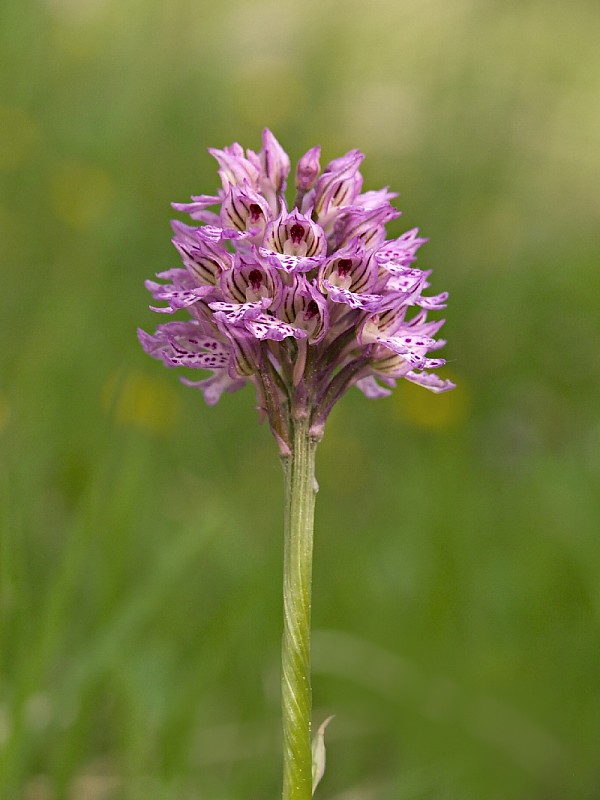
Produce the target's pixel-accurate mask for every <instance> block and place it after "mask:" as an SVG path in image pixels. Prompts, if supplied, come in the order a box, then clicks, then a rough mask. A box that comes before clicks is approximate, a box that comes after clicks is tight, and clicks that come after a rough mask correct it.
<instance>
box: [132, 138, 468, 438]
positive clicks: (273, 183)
mask: <svg viewBox="0 0 600 800" xmlns="http://www.w3.org/2000/svg"><path fill="white" fill-rule="evenodd" d="M209 152H210V153H211V154H212V155H213V156H214V157H215V159H216V160H217V162H218V164H219V175H220V178H221V183H222V187H221V189H220V190H219V191H218V192H217V194H215V195H199V196H195V197H192V202H190V203H184V204H181V203H175V204H173V205H174V208H176V209H177V210H178V211H182V212H186V213H187V214H189V216H190V217H191V218H192V220H194V221H196V222H197V223H199V224H197V225H194V226H189V225H185V224H183V223H182V222H179V221H174V222H173V223H172V224H173V229H174V232H175V236H174V238H173V243H174V245H175V247H176V248H177V250H178V251H179V254H180V256H181V260H182V262H183V267H177V268H174V269H170V270H167V271H166V272H161V273H159V274H158V276H157V277H158V278H160V279H161V280H162V281H164V282H163V283H157V282H155V281H147V282H146V287H147V288H148V290H149V291H150V292H151V294H152V296H153V298H154V300H155V301H156V302H158V303H163V304H166V305H159V306H151V308H153V310H154V311H157V312H160V313H163V314H173V313H175V312H176V311H179V310H181V309H186V310H187V312H188V314H189V317H190V318H189V319H187V320H185V321H171V322H167V323H165V324H162V325H159V326H158V329H157V331H156V333H155V334H154V335H150V334H148V333H146V332H145V331H139V338H140V341H141V344H142V346H143V347H144V349H145V350H146V352H147V353H149V354H150V355H151V356H154V357H155V358H158V359H160V360H161V361H162V362H163V363H164V364H165V365H166V366H168V367H191V368H194V369H203V370H210V371H211V373H212V374H211V375H210V376H209V377H205V378H204V379H202V380H200V381H195V382H194V381H190V380H187V379H185V378H182V380H183V381H184V382H185V383H186V384H188V385H190V386H196V387H198V388H200V389H201V391H202V393H203V395H204V399H205V400H206V402H207V403H209V404H211V405H212V404H214V403H216V402H217V401H218V399H219V397H220V396H221V394H222V393H223V392H224V391H236V390H237V389H239V388H241V387H242V386H243V385H244V384H245V383H246V382H247V381H250V382H252V383H253V384H254V385H255V387H256V392H257V398H258V407H259V410H260V411H261V412H262V413H263V414H266V416H267V417H268V419H269V422H270V424H271V428H272V430H273V432H274V434H275V436H276V438H277V440H278V442H279V444H280V448H281V450H282V452H284V453H285V452H287V449H288V446H289V439H290V430H289V426H290V420H292V419H293V418H294V417H297V416H298V415H304V416H307V415H308V416H309V417H310V420H311V425H312V430H313V432H314V435H315V437H319V436H320V435H321V433H322V428H323V425H324V422H325V419H326V418H327V415H328V413H329V411H330V410H331V408H332V406H333V405H334V403H335V402H336V401H337V400H338V399H339V397H341V395H342V394H343V393H344V392H345V391H346V390H347V389H348V388H349V387H351V386H353V385H354V386H357V387H358V388H359V389H360V390H361V391H363V392H364V394H365V395H367V397H372V398H374V397H381V396H384V395H387V394H389V393H390V387H393V386H395V382H396V379H398V378H404V379H406V380H409V381H412V382H414V383H418V384H421V385H422V386H425V387H426V388H427V389H430V390H431V391H433V392H443V391H446V390H448V389H452V388H453V384H452V383H451V382H450V381H448V380H442V379H441V378H439V377H438V376H437V375H435V374H434V373H431V372H429V370H430V369H434V368H436V367H439V366H441V365H443V364H444V363H445V362H444V360H443V359H440V358H430V357H428V353H429V352H430V351H434V350H437V349H438V348H440V347H442V346H443V344H444V342H443V341H442V340H435V339H434V338H433V337H434V336H435V334H436V333H437V331H438V330H439V329H440V327H441V326H442V324H443V320H438V321H428V320H427V314H428V312H429V311H430V310H437V309H441V308H444V307H445V302H446V299H447V293H446V292H444V293H442V294H439V295H436V296H425V295H424V294H423V292H424V290H425V289H427V288H428V286H429V283H428V277H429V274H430V272H429V271H423V270H421V269H418V268H416V267H415V266H414V262H415V260H416V252H417V250H418V248H419V247H420V246H421V245H422V244H423V242H425V241H426V240H425V239H423V238H420V237H419V236H418V231H417V229H413V230H410V231H408V232H406V233H404V234H403V235H402V236H400V237H399V238H397V239H392V240H389V241H386V231H385V225H386V223H387V222H388V221H390V220H392V219H394V218H396V217H398V216H399V212H398V211H396V210H395V209H394V208H393V207H392V205H391V204H390V200H391V199H392V198H393V197H395V196H396V195H395V194H394V193H391V192H389V191H387V189H381V190H379V191H367V192H363V191H362V182H363V179H362V176H361V174H360V171H359V168H360V164H361V162H362V160H363V155H362V153H360V152H359V151H358V150H352V151H350V152H349V153H347V154H346V155H344V156H342V157H341V158H337V159H334V160H333V161H331V162H330V163H329V164H327V166H326V167H325V169H324V170H322V171H321V168H320V164H319V155H320V149H319V148H318V147H314V148H312V149H311V150H309V151H308V152H307V153H306V154H305V155H304V156H302V158H301V159H300V161H299V162H298V164H297V167H296V173H295V188H296V196H295V201H294V204H293V207H292V209H291V210H289V206H288V204H287V201H286V197H285V189H286V182H287V178H288V175H289V172H290V160H289V157H288V156H287V154H286V153H285V151H284V150H283V149H282V147H281V146H280V144H279V142H278V141H277V140H276V138H275V137H274V136H273V134H272V133H271V132H270V131H269V130H265V131H263V137H262V150H261V151H260V152H259V153H255V152H253V151H252V150H246V152H244V150H243V148H242V147H240V145H239V144H233V145H231V146H230V147H225V148H224V149H223V150H215V149H211V150H209ZM215 208H218V210H214V209H215ZM211 209H213V210H211Z"/></svg>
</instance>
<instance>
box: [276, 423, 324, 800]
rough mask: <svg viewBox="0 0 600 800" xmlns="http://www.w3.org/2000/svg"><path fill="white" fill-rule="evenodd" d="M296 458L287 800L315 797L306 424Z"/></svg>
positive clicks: (310, 455)
mask: <svg viewBox="0 0 600 800" xmlns="http://www.w3.org/2000/svg"><path fill="white" fill-rule="evenodd" d="M293 434H294V436H293V443H292V453H291V455H290V456H289V457H287V458H284V459H283V466H284V473H285V545H284V560H283V610H284V620H283V621H284V627H283V647H282V656H281V666H282V673H281V705H282V716H283V800H310V798H311V797H312V757H311V710H312V691H311V685H310V606H311V582H312V549H313V527H314V510H315V497H316V492H317V487H316V481H315V451H316V448H317V442H316V440H315V439H314V438H313V437H311V435H310V433H309V422H308V419H307V418H302V419H297V420H294V423H293Z"/></svg>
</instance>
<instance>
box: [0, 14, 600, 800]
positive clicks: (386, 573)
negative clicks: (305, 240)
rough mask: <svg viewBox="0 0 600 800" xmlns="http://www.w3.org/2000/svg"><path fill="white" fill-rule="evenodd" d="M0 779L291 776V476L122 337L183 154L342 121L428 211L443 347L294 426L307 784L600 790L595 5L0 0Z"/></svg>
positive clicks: (37, 788) (188, 797) (231, 782)
mask: <svg viewBox="0 0 600 800" xmlns="http://www.w3.org/2000/svg"><path fill="white" fill-rule="evenodd" d="M0 40H1V46H0V52H1V57H0V58H1V62H0V63H1V73H2V74H1V86H2V88H1V94H0V176H1V181H2V188H1V197H0V252H1V260H2V264H1V266H2V279H1V284H0V285H1V292H0V304H1V308H2V311H1V314H0V325H1V326H2V347H1V349H0V363H1V372H0V448H1V451H2V455H1V462H0V504H1V512H0V514H1V516H0V525H1V526H2V538H1V542H2V545H1V552H0V555H1V568H0V570H1V572H0V580H1V594H0V598H1V607H2V625H1V633H0V637H1V638H0V645H1V658H2V686H1V693H0V741H1V743H2V748H3V757H2V762H1V773H0V774H1V777H0V786H1V787H2V788H1V789H0V795H1V797H2V798H6V800H175V798H176V799H177V800H204V798H207V799H209V800H237V798H239V800H242V798H243V799H244V800H247V799H248V798H255V799H256V800H258V799H259V798H274V797H277V795H278V792H279V785H280V763H279V758H280V757H279V727H278V726H279V709H278V657H279V640H280V628H281V622H280V617H281V608H280V583H281V513H282V512H281V506H282V480H281V475H280V466H279V463H278V459H277V455H276V449H275V447H274V444H273V443H272V441H271V440H270V435H269V432H268V430H267V429H266V428H265V427H259V426H258V425H257V421H256V413H255V410H254V398H253V395H252V392H251V391H250V389H247V390H245V391H243V392H241V393H239V394H237V395H227V396H225V397H224V398H223V399H222V400H221V402H220V403H219V405H218V406H217V407H215V408H212V409H209V408H207V407H204V406H203V404H202V400H201V397H200V395H199V394H197V393H196V392H194V391H193V390H191V389H188V388H186V387H184V386H182V385H180V384H179V382H178V381H177V378H176V376H175V374H173V373H171V372H169V371H167V370H165V369H164V368H163V367H162V366H161V365H160V364H159V363H158V362H155V361H153V360H151V359H149V358H148V357H147V356H145V355H144V354H143V353H142V351H141V349H140V348H139V346H138V343H137V341H136V338H135V328H136V327H137V326H138V325H141V326H144V327H145V328H146V329H147V330H153V326H154V325H155V324H156V321H157V320H156V319H155V318H154V316H153V315H152V313H151V312H150V311H149V310H148V309H147V305H148V301H149V298H148V296H147V295H146V292H145V290H144V288H143V281H144V279H145V278H147V277H151V276H152V274H153V273H155V272H157V271H159V270H162V269H166V268H169V267H171V266H175V265H176V264H177V258H176V253H175V251H174V250H173V248H172V246H171V244H170V228H169V219H170V217H171V216H172V215H173V214H172V211H171V209H170V207H169V202H170V201H171V200H178V201H185V200H186V199H187V198H188V197H189V195H191V194H194V193H203V192H212V191H213V190H214V189H215V188H216V187H217V185H218V179H217V176H216V170H215V164H214V162H213V161H212V159H211V158H210V157H209V156H208V155H207V154H206V152H205V149H204V148H205V147H207V146H217V147H221V146H223V145H225V144H229V143H231V142H233V141H236V140H237V141H239V142H241V143H242V144H244V145H245V146H250V147H252V148H254V149H258V147H259V146H260V131H261V129H262V128H263V127H264V126H269V127H271V128H272V130H273V131H274V132H275V134H276V135H277V136H278V138H279V139H280V141H281V142H282V143H283V144H284V146H285V147H286V148H287V149H288V151H289V152H290V153H291V155H292V156H293V157H294V158H297V157H298V156H299V155H301V154H302V153H303V152H304V151H305V150H306V149H308V147H310V146H312V145H313V144H316V143H320V144H321V145H322V146H323V151H324V161H325V162H326V161H327V160H329V159H330V158H333V157H336V156H338V155H341V154H342V153H344V152H345V151H346V150H348V149H350V148H353V147H358V148H360V149H362V150H363V151H364V152H365V153H366V154H367V159H366V161H365V163H364V169H363V173H364V175H365V183H366V186H367V188H379V187H380V186H382V185H388V184H389V185H391V186H392V188H394V189H396V190H398V191H400V193H401V197H400V198H399V200H398V201H397V204H398V206H399V207H400V208H402V209H403V211H404V215H403V217H402V218H401V219H400V220H398V221H395V222H394V223H393V224H392V225H391V226H390V233H391V234H395V235H399V234H400V233H401V232H402V231H404V230H406V229H408V228H410V227H413V226H415V225H418V226H420V228H421V230H422V232H423V233H424V234H425V235H426V236H428V237H430V242H429V244H427V245H426V247H424V248H423V249H422V250H421V254H420V259H419V264H420V266H422V267H425V268H430V267H431V268H433V269H434V275H433V291H435V292H440V291H443V290H445V289H448V290H449V291H450V292H451V301H450V305H449V308H448V310H447V315H446V316H447V320H448V321H447V325H446V328H445V334H446V337H447V338H448V340H449V344H448V347H447V357H448V358H449V359H450V360H451V363H450V365H449V366H448V367H447V368H446V371H445V373H444V375H445V377H453V378H454V379H455V380H456V381H457V383H458V388H457V389H456V391H455V392H453V393H450V394H447V395H444V396H439V397H438V396H434V395H430V394H429V393H427V392H426V391H425V390H422V389H419V388H417V387H414V386H412V385H402V386H400V387H399V389H398V390H397V391H396V392H395V394H394V396H393V397H391V398H388V399H386V400H382V401H377V402H374V401H368V400H366V399H365V398H364V397H363V396H362V395H360V394H359V393H358V392H353V393H350V395H348V396H347V397H346V398H345V399H344V401H343V402H342V403H341V404H340V405H339V407H338V408H337V409H336V410H335V412H334V414H333V415H332V418H331V420H330V424H329V427H328V430H327V434H326V437H325V440H324V442H323V444H322V445H321V447H320V452H319V463H318V474H319V481H320V486H321V492H320V495H319V498H318V510H317V537H316V552H315V557H316V563H315V587H314V693H315V694H314V699H315V721H316V722H317V723H318V722H320V721H321V720H322V719H324V718H325V717H326V716H327V715H329V714H332V713H335V714H336V718H335V720H334V722H333V723H332V724H331V726H330V728H329V730H328V758H329V763H328V770H327V773H326V776H325V779H324V782H323V784H322V785H321V787H320V788H319V790H318V796H320V797H323V798H325V797H328V798H331V800H409V799H410V800H419V799H421V798H422V799H423V800H425V798H428V799H430V800H442V799H444V800H452V799H453V798H461V800H468V799H469V798H473V799H474V800H475V799H476V800H563V799H564V800H567V799H568V800H591V799H592V798H599V797H600V647H599V635H598V634H599V621H600V619H599V617H600V541H599V533H600V508H599V506H600V491H599V483H600V481H599V479H600V419H599V389H600V379H599V374H600V348H599V343H600V333H599V313H598V312H599V301H600V281H599V280H598V266H599V250H600V248H599V246H598V221H599V216H600V215H599V204H598V187H599V185H600V146H599V145H600V102H599V99H600V50H599V48H598V41H600V16H599V14H598V6H597V3H596V1H595V0H589V2H586V1H585V0H575V1H574V2H570V3H566V2H564V0H561V2H556V1H555V0H543V1H542V0H519V2H517V1H516V0H515V1H514V2H510V0H509V1H505V2H493V0H490V1H489V2H488V1H487V0H453V2H447V1H446V0H402V1H401V2H394V1H393V0H371V2H370V3H368V4H367V3H362V2H357V0H350V1H349V2H345V3H342V2H334V0H305V2H302V3H299V2H295V3H292V2H288V0H284V1H283V2H276V1H275V0H267V1H265V0H260V2H257V3H244V2H241V0H222V2H219V3H215V4H212V3H211V4H209V3H203V2H192V1H191V0H169V2H165V1H164V0H163V2H159V0H129V1H128V2H117V0H37V1H36V0H5V1H4V2H3V3H2V4H1V6H0Z"/></svg>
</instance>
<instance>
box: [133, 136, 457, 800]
mask: <svg viewBox="0 0 600 800" xmlns="http://www.w3.org/2000/svg"><path fill="white" fill-rule="evenodd" d="M209 152H210V153H211V155H213V156H214V157H215V159H216V160H217V163H218V166H219V169H218V172H219V176H220V179H221V187H220V188H219V189H218V190H217V191H216V193H215V194H214V195H198V196H194V197H192V199H191V202H189V203H176V204H174V207H175V208H176V209H177V210H178V211H182V212H185V213H187V214H189V216H190V217H191V219H192V220H193V221H194V222H196V223H199V224H195V225H186V224H184V223H182V222H180V221H175V222H173V231H174V238H173V244H174V245H175V247H176V249H177V251H178V253H179V255H180V257H181V261H182V264H183V267H176V268H173V269H169V270H167V271H166V272H161V273H159V274H158V276H157V277H158V278H159V280H160V281H161V282H157V281H153V280H151V281H147V282H146V287H147V289H148V290H149V292H150V293H151V295H152V297H153V301H154V302H153V305H152V306H151V308H153V310H155V311H157V312H158V313H161V314H167V315H170V314H174V313H176V312H185V313H186V314H187V318H186V319H185V320H181V321H169V322H165V323H163V324H161V325H159V326H158V328H157V330H156V332H155V333H154V334H148V333H146V332H145V331H141V330H140V331H139V339H140V342H141V344H142V347H143V348H144V350H145V351H146V352H147V353H148V354H149V355H151V356H153V357H154V358H157V359H159V360H160V361H162V362H163V364H164V365H165V366H167V367H170V368H173V367H187V368H191V369H200V370H208V371H209V372H210V373H211V374H210V375H208V376H206V377H201V378H200V380H197V381H192V380H190V379H189V378H187V377H182V380H183V382H184V383H186V384H187V385H189V386H193V387H196V388H198V389H200V391H201V392H202V394H203V396H204V399H205V401H206V402H207V403H208V404H209V405H213V404H214V403H216V402H218V400H219V399H220V397H221V396H222V394H223V393H224V392H234V391H237V390H238V389H241V388H242V387H243V386H245V385H246V384H247V383H251V384H253V386H254V389H255V391H256V398H257V407H258V410H259V414H260V417H261V418H266V419H267V420H268V422H269V425H270V428H271V430H272V432H273V435H274V437H275V439H276V441H277V444H278V448H279V453H280V456H281V458H282V463H283V466H284V473H285V479H286V516H285V522H286V524H285V554H284V636H283V655H282V708H283V739H284V781H283V798H284V800H307V798H309V797H311V795H312V792H313V790H314V788H315V787H314V786H313V785H312V777H311V776H312V775H313V773H314V774H317V775H318V776H319V778H320V776H321V775H322V771H323V770H322V769H321V767H320V766H319V765H318V764H317V765H316V766H315V764H313V763H312V756H311V743H310V730H311V719H310V714H311V690H310V590H311V572H312V536H313V518H314V502H315V493H316V481H315V477H314V462H315V451H316V446H317V443H318V442H319V441H320V440H321V438H322V437H323V433H324V428H325V423H326V421H327V417H328V415H329V414H330V412H331V410H332V408H333V406H334V405H335V404H336V403H337V401H338V400H339V399H340V398H341V397H342V396H343V395H344V394H345V393H346V392H347V391H348V390H349V389H351V388H352V387H356V388H357V389H359V390H360V391H362V392H363V393H364V394H365V395H366V396H367V397H369V398H379V397H383V396H385V395H389V394H390V393H391V390H392V389H393V388H394V387H395V385H396V382H397V381H398V380H408V381H411V382H412V383H416V384H419V385H420V386H422V387H424V388H425V389H428V390H429V391H432V392H437V393H439V392H445V391H448V390H450V389H452V388H453V387H454V384H453V383H452V382H451V381H450V380H448V379H444V378H441V377H439V376H438V375H437V374H436V373H435V372H432V371H431V370H435V369H437V368H439V367H441V366H443V365H444V363H445V361H444V359H443V358H438V357H430V355H429V354H430V353H431V352H434V351H437V350H438V349H439V348H441V347H442V346H443V345H444V344H445V342H444V341H443V340H440V339H436V338H435V336H436V334H437V332H438V331H439V329H440V328H441V326H442V325H443V322H444V321H443V320H434V321H431V320H428V319H427V317H428V313H429V312H430V311H437V310H439V309H443V308H444V307H445V303H446V300H447V294H446V293H441V294H438V295H435V296H430V295H427V294H425V292H426V291H427V290H428V289H429V286H430V284H429V277H430V271H425V270H421V269H419V268H417V267H416V266H415V261H416V258H417V251H418V249H419V248H420V247H421V245H423V244H424V243H425V242H426V239H424V238H422V237H420V236H419V234H418V230H417V229H413V230H409V231H407V232H405V233H404V234H402V235H401V236H400V237H398V238H396V239H391V240H387V239H386V224H387V223H388V222H390V221H391V220H393V219H395V218H397V217H398V216H400V213H399V212H398V211H396V209H395V208H394V207H393V206H392V205H391V203H390V200H392V199H393V198H394V197H396V195H395V194H394V193H393V192H390V191H388V189H387V188H385V189H381V190H377V191H366V192H363V191H362V188H363V178H362V175H361V173H360V171H359V168H360V165H361V163H362V161H363V158H364V156H363V154H362V153H361V152H359V151H358V150H352V151H350V152H349V153H347V154H346V155H344V156H342V157H340V158H336V159H334V160H333V161H331V162H329V163H328V164H327V165H326V166H325V168H324V169H323V170H322V171H321V167H320V148H319V147H313V148H311V149H310V150H308V152H307V153H305V154H304V155H303V156H302V157H301V158H300V160H299V162H298V164H297V168H296V172H295V190H296V192H295V199H294V203H293V206H292V207H291V209H290V207H289V206H288V200H287V198H286V186H287V181H288V178H289V175H290V170H291V164H290V159H289V157H288V156H287V154H286V153H285V151H284V150H283V149H282V147H281V145H280V144H279V142H278V141H277V140H276V138H275V137H274V136H273V134H272V133H271V132H270V131H269V130H264V131H263V135H262V149H261V150H260V152H259V153H255V152H253V151H252V150H247V151H246V152H244V150H243V148H242V147H241V146H240V145H239V144H233V145H231V146H229V147H225V148H224V149H223V150H217V149H211V150H209ZM322 730H323V729H321V733H320V737H321V739H322V736H323V733H322ZM321 751H322V748H321V747H320V746H319V747H317V748H315V752H318V753H320V752H321Z"/></svg>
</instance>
